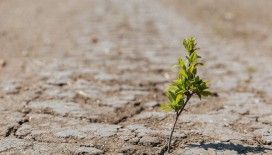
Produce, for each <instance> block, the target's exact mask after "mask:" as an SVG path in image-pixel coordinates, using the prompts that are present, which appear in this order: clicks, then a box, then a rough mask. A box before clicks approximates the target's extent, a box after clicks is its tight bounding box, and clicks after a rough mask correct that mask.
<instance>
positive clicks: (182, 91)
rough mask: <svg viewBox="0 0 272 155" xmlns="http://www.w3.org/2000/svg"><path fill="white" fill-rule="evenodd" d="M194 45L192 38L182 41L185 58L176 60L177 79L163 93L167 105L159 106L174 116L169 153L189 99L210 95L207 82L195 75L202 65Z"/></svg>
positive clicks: (169, 140) (194, 41) (194, 40)
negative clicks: (176, 128)
mask: <svg viewBox="0 0 272 155" xmlns="http://www.w3.org/2000/svg"><path fill="white" fill-rule="evenodd" d="M196 45H197V44H196V39H195V38H194V37H190V38H187V39H184V40H183V46H184V47H185V50H186V58H185V59H183V58H182V57H180V58H178V63H177V65H175V66H176V67H177V68H178V76H177V79H176V80H174V81H173V82H172V83H171V84H170V85H169V86H168V88H167V90H166V92H165V94H166V96H167V97H168V100H169V101H168V103H165V104H162V105H161V109H163V110H164V111H174V112H175V114H176V115H175V122H174V125H173V128H172V130H171V134H170V137H169V139H168V147H167V151H168V152H169V153H170V148H171V140H172V136H173V133H174V130H175V126H176V123H177V120H178V118H179V116H180V114H181V113H182V111H183V110H184V108H185V106H186V104H187V103H188V102H189V100H190V99H191V97H192V96H193V95H197V96H198V97H199V98H200V99H201V97H202V96H208V95H211V92H210V91H209V90H208V86H207V82H205V81H203V80H202V79H201V78H200V77H199V75H198V74H197V69H198V67H199V66H202V65H203V63H201V62H200V58H201V57H200V56H199V55H198V53H197V50H198V48H197V47H196Z"/></svg>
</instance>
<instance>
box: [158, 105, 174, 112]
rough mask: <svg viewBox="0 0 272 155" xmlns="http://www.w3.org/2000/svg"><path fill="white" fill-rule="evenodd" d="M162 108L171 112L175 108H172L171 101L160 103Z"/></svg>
mask: <svg viewBox="0 0 272 155" xmlns="http://www.w3.org/2000/svg"><path fill="white" fill-rule="evenodd" d="M160 108H161V110H163V111H165V112H170V111H172V110H174V109H172V107H171V105H170V104H169V103H164V104H161V105H160Z"/></svg>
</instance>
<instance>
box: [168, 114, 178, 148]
mask: <svg viewBox="0 0 272 155" xmlns="http://www.w3.org/2000/svg"><path fill="white" fill-rule="evenodd" d="M178 118H179V114H178V112H177V113H176V120H175V123H174V125H173V127H172V131H171V134H170V137H169V141H168V148H167V152H168V153H170V148H171V141H172V137H173V133H174V130H175V127H176V124H177V121H178Z"/></svg>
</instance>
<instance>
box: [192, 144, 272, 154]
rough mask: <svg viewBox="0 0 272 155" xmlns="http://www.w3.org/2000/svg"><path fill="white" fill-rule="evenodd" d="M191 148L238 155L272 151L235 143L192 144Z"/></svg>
mask: <svg viewBox="0 0 272 155" xmlns="http://www.w3.org/2000/svg"><path fill="white" fill-rule="evenodd" d="M189 146H191V147H200V148H203V149H205V150H208V149H215V150H231V151H236V152H237V153H238V154H246V153H261V152H266V151H267V150H272V149H271V148H265V147H262V146H256V147H254V146H244V145H241V144H233V143H207V144H190V145H189Z"/></svg>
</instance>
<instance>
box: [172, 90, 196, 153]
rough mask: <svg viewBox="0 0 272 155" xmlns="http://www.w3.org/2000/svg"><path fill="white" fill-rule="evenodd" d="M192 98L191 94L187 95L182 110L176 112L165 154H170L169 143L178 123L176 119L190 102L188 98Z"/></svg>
mask: <svg viewBox="0 0 272 155" xmlns="http://www.w3.org/2000/svg"><path fill="white" fill-rule="evenodd" d="M192 96H193V94H189V95H187V97H186V101H185V103H184V105H183V106H182V108H181V109H180V110H179V111H177V112H176V119H175V122H174V125H173V127H172V131H171V134H170V137H169V141H168V147H167V152H168V153H171V152H170V151H171V141H172V137H173V134H174V131H175V127H176V124H177V121H178V118H179V116H180V114H181V113H182V111H183V110H184V108H185V106H186V104H187V103H188V101H189V100H190V98H191V97H192Z"/></svg>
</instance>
